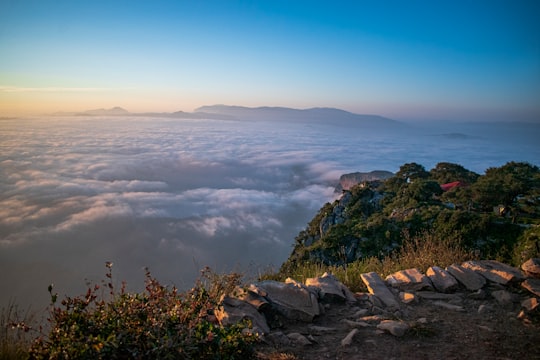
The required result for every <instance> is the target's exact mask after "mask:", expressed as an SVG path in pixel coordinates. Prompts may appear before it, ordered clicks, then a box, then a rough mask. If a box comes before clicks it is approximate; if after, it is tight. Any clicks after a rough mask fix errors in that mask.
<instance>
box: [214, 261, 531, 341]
mask: <svg viewBox="0 0 540 360" xmlns="http://www.w3.org/2000/svg"><path fill="white" fill-rule="evenodd" d="M521 268H522V271H520V270H519V269H517V268H514V267H511V266H509V265H506V264H503V263H500V262H498V261H494V260H478V261H466V262H464V263H462V264H461V265H457V264H454V265H450V266H448V267H447V268H446V269H441V268H439V267H436V266H433V267H431V268H429V269H428V270H427V271H426V274H422V273H421V272H420V271H418V270H417V269H408V270H402V271H398V272H396V273H394V274H391V275H389V276H387V277H386V279H385V280H383V279H382V278H381V277H380V276H379V275H378V274H376V273H374V272H371V273H366V274H362V275H361V278H362V281H363V282H364V284H365V285H366V287H367V288H368V291H369V292H368V293H356V294H354V293H352V292H351V291H350V290H349V289H348V288H347V287H346V286H345V285H343V284H342V283H341V282H340V281H338V280H337V279H336V278H335V277H334V276H333V275H332V274H328V273H325V274H324V275H322V276H321V277H317V278H310V279H307V280H306V282H305V284H302V283H299V282H297V281H295V280H293V279H290V278H289V279H287V280H286V281H285V282H278V281H272V280H266V281H261V282H258V283H255V284H251V285H250V286H249V287H248V288H245V289H242V288H238V289H237V291H236V292H235V293H234V294H233V295H232V296H225V297H224V298H223V299H222V301H221V306H220V307H219V308H218V309H216V310H215V316H216V319H217V321H219V323H220V324H222V325H229V324H233V323H238V322H239V321H242V320H245V319H249V320H250V321H251V324H252V329H250V331H253V332H255V333H257V334H259V335H260V336H261V338H262V339H263V341H266V342H267V343H270V344H274V345H280V344H291V343H292V344H297V345H309V344H312V343H313V342H315V341H314V339H310V337H312V336H311V335H308V336H304V335H302V334H300V333H298V332H293V333H289V334H284V333H283V332H281V331H272V330H271V329H275V328H278V327H280V316H281V317H284V318H285V319H287V320H296V321H301V322H306V323H308V325H307V326H308V328H309V333H310V334H317V335H323V334H324V333H329V332H333V331H335V329H334V328H326V327H321V326H315V325H313V324H309V323H311V322H312V321H313V319H314V318H315V317H319V316H324V312H325V309H329V307H330V304H331V303H337V302H342V303H348V304H351V305H353V304H357V305H358V304H363V305H364V307H363V308H359V309H358V311H357V313H356V314H355V316H354V318H355V319H356V320H350V319H343V322H345V323H346V324H347V325H348V326H349V327H351V328H352V330H351V331H350V332H349V333H348V334H347V336H345V337H344V338H343V339H342V340H341V345H342V346H348V345H350V344H351V343H352V341H353V338H354V336H355V335H356V333H357V332H358V328H360V327H370V326H372V327H375V328H376V329H377V331H383V332H388V333H390V334H392V335H394V336H398V337H400V336H403V335H404V334H405V333H406V332H407V330H408V329H409V325H408V324H407V323H406V322H404V321H399V320H389V319H388V317H390V318H394V319H399V318H401V313H400V311H401V310H400V309H401V308H402V304H403V305H404V304H414V303H415V302H417V301H418V299H419V298H420V299H423V300H430V301H432V304H433V305H436V306H439V307H441V308H444V309H448V310H453V311H464V308H463V307H462V306H460V305H459V300H461V297H460V294H456V293H455V292H456V291H457V290H458V289H460V288H461V289H465V290H466V296H467V297H468V298H470V299H486V298H488V297H489V296H491V297H492V298H493V299H495V301H496V302H497V303H498V304H500V305H501V306H507V305H511V304H513V303H514V302H515V301H516V300H517V299H518V298H519V297H518V295H517V292H519V291H521V292H524V291H523V289H525V290H527V291H528V292H529V293H530V295H529V296H525V299H523V300H522V301H521V312H520V313H519V315H518V318H519V319H522V320H524V321H527V318H528V315H529V314H531V313H532V312H533V311H536V312H538V311H540V306H539V304H540V299H539V298H540V259H538V258H533V259H530V260H528V261H527V262H525V263H523V264H522V266H521ZM520 287H521V289H522V290H520ZM522 298H523V296H522ZM483 307H484V305H480V307H479V308H478V312H479V313H481V312H482V311H483V310H484V309H483ZM370 313H371V314H378V315H368V314H370ZM384 314H386V316H384ZM423 320H425V319H418V320H417V322H420V323H421V322H422V321H423Z"/></svg>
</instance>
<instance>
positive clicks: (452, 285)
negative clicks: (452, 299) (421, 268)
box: [426, 266, 458, 293]
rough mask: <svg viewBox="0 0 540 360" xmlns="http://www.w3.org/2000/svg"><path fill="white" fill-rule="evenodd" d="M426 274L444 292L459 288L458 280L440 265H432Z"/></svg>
mask: <svg viewBox="0 0 540 360" xmlns="http://www.w3.org/2000/svg"><path fill="white" fill-rule="evenodd" d="M426 276H427V277H428V278H429V280H431V283H432V284H433V286H434V287H435V289H437V291H440V292H442V293H447V292H451V291H454V290H456V289H457V287H458V282H457V280H456V278H455V277H453V276H452V275H450V273H449V272H448V271H446V270H444V269H441V268H440V267H438V266H432V267H430V268H429V269H427V271H426Z"/></svg>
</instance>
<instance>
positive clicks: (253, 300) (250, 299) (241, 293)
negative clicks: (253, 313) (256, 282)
mask: <svg viewBox="0 0 540 360" xmlns="http://www.w3.org/2000/svg"><path fill="white" fill-rule="evenodd" d="M234 294H235V297H236V298H238V299H240V300H244V301H245V302H247V303H250V304H251V305H253V306H254V307H255V308H256V309H257V310H258V311H262V312H264V311H265V310H266V309H267V308H269V307H270V303H269V302H268V300H266V298H265V297H264V296H263V295H261V294H259V293H257V290H256V289H255V288H254V287H253V285H251V286H250V287H249V288H248V289H247V290H244V289H243V288H240V287H238V288H237V289H236V290H235V293H234Z"/></svg>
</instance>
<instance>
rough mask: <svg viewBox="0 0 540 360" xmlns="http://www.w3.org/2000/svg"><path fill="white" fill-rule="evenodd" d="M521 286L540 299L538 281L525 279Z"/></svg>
mask: <svg viewBox="0 0 540 360" xmlns="http://www.w3.org/2000/svg"><path fill="white" fill-rule="evenodd" d="M521 286H522V287H524V288H525V289H527V290H529V291H530V292H531V293H533V294H534V295H536V296H538V297H540V279H527V280H525V281H524V282H522V283H521Z"/></svg>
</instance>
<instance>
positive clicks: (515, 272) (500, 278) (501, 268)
mask: <svg viewBox="0 0 540 360" xmlns="http://www.w3.org/2000/svg"><path fill="white" fill-rule="evenodd" d="M461 266H463V267H464V268H467V269H470V270H473V271H475V272H476V273H478V274H480V275H482V276H483V277H485V278H486V279H488V280H489V281H492V282H494V283H497V284H501V285H507V284H508V283H511V282H514V283H515V282H518V281H521V280H523V279H525V277H524V276H523V274H522V273H521V271H519V269H516V268H515V267H512V266H510V265H506V264H503V263H500V262H498V261H495V260H476V261H465V262H464V263H463V264H461Z"/></svg>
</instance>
